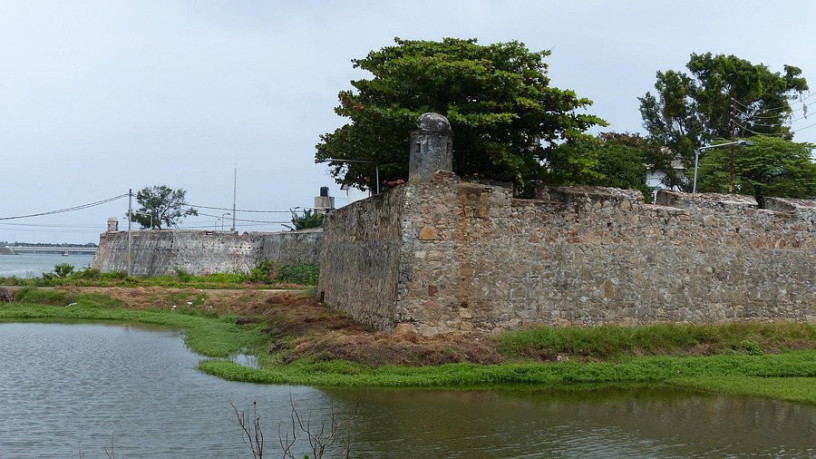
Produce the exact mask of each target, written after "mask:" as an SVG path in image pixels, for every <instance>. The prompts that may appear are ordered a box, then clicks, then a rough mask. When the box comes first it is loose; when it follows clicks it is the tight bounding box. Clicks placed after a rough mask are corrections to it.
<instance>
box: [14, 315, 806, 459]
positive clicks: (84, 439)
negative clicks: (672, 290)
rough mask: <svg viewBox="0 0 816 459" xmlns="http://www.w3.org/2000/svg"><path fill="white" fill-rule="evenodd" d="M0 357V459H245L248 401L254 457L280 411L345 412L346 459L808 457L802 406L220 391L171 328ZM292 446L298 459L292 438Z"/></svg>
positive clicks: (301, 441) (72, 334)
mask: <svg viewBox="0 0 816 459" xmlns="http://www.w3.org/2000/svg"><path fill="white" fill-rule="evenodd" d="M0 349H2V350H3V352H1V353H0V457H12V458H16V457H86V458H89V459H91V458H97V457H103V458H104V457H109V456H108V454H111V455H112V456H111V457H114V456H115V457H120V458H127V457H151V458H176V457H185V458H186V457H197V458H240V457H248V458H251V457H252V455H251V453H250V452H249V450H248V449H247V447H246V446H245V445H244V443H243V442H242V438H241V431H240V428H239V426H238V424H237V422H236V418H235V414H234V412H233V409H232V406H231V404H234V405H235V406H236V407H238V408H239V409H241V410H247V411H251V407H252V403H253V402H257V406H258V414H259V415H260V417H261V423H262V428H263V431H264V434H265V438H266V450H265V457H280V456H281V448H280V446H279V441H278V440H279V438H280V437H281V436H285V435H288V434H285V433H286V432H290V431H291V430H290V429H291V417H290V416H291V412H292V404H293V403H294V405H295V407H296V410H297V411H298V413H299V414H300V415H301V416H302V418H303V419H304V421H305V422H308V423H309V425H310V426H311V430H313V431H315V430H316V429H317V428H318V427H319V426H320V425H321V424H322V423H324V422H326V423H328V422H329V420H330V419H331V416H332V414H334V415H335V416H336V417H338V418H341V419H351V421H350V422H351V429H350V430H351V432H352V436H351V453H352V454H351V456H352V457H378V458H379V457H416V458H420V457H421V458H427V457H462V458H465V457H468V458H470V457H575V458H578V457H581V458H583V457H629V458H631V457H814V456H816V406H810V405H800V404H793V403H785V402H777V401H771V400H763V399H754V398H744V397H730V396H720V395H706V394H699V393H689V392H684V391H677V390H667V389H660V388H655V389H639V390H620V389H619V390H604V391H597V392H588V393H579V394H575V393H571V394H563V393H562V394H553V393H549V392H546V391H535V390H523V391H521V390H475V391H449V390H369V389H365V390H321V389H316V388H311V387H303V386H269V385H256V384H246V383H235V382H228V381H223V380H220V379H218V378H215V377H212V376H208V375H205V374H202V373H200V372H198V371H197V370H196V365H197V362H198V361H199V360H200V359H201V357H200V356H197V355H196V354H194V353H192V352H190V351H189V350H188V349H186V348H185V346H184V344H183V337H182V335H181V334H179V333H177V332H173V331H167V330H155V329H147V328H143V327H133V326H113V325H82V324H76V325H73V324H72V325H66V324H31V323H25V324H19V323H17V324H0ZM352 415H353V417H352ZM279 432H281V433H279ZM338 448H339V449H338ZM106 449H107V451H108V452H106ZM292 452H293V453H294V456H295V457H303V455H304V454H309V455H310V456H312V453H311V449H310V448H309V446H308V442H307V441H306V439H305V436H304V434H302V433H299V434H298V438H297V441H296V442H295V445H294V446H293V448H292ZM341 452H342V448H341V447H340V446H335V447H334V448H333V449H330V450H329V452H328V453H327V455H326V457H337V456H338V455H339V454H340V453H341Z"/></svg>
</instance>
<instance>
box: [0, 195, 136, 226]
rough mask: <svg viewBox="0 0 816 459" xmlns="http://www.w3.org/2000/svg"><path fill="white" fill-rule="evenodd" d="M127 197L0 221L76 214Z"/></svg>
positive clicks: (2, 218) (117, 197)
mask: <svg viewBox="0 0 816 459" xmlns="http://www.w3.org/2000/svg"><path fill="white" fill-rule="evenodd" d="M127 196H128V194H127V193H125V194H121V195H119V196H114V197H112V198H108V199H103V200H101V201H96V202H90V203H88V204H82V205H79V206H74V207H67V208H65V209H57V210H50V211H48V212H40V213H37V214H29V215H18V216H16V217H0V220H19V219H21V218H31V217H42V216H44V215H54V214H63V213H67V212H76V211H78V210H84V209H89V208H91V207H96V206H101V205H102V204H107V203H109V202H111V201H115V200H117V199H122V198H125V197H127Z"/></svg>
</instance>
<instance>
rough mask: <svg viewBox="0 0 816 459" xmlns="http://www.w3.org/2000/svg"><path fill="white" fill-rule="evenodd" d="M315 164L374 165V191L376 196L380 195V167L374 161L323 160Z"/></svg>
mask: <svg viewBox="0 0 816 459" xmlns="http://www.w3.org/2000/svg"><path fill="white" fill-rule="evenodd" d="M315 162H316V163H328V162H336V163H360V164H373V165H374V173H375V174H376V180H377V183H376V186H375V189H376V190H377V194H380V165H379V164H378V163H376V162H374V161H366V160H364V159H335V158H325V159H319V160H315Z"/></svg>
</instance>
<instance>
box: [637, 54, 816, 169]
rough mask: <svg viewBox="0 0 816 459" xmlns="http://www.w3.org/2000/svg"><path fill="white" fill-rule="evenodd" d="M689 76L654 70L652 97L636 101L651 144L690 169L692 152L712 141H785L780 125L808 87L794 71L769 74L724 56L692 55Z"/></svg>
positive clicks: (787, 133) (765, 69) (788, 134)
mask: <svg viewBox="0 0 816 459" xmlns="http://www.w3.org/2000/svg"><path fill="white" fill-rule="evenodd" d="M686 68H687V69H688V73H686V72H682V71H680V72H678V71H674V70H668V71H665V72H657V82H656V83H655V93H654V94H653V93H651V92H647V93H646V95H644V96H643V97H641V98H640V99H639V100H640V112H641V115H642V116H643V121H644V126H645V128H646V130H647V131H648V134H649V136H650V138H651V139H652V140H654V141H655V142H658V143H660V144H662V145H664V146H666V147H668V148H669V150H670V151H671V152H672V154H674V155H677V156H679V157H680V158H682V159H683V160H684V161H685V163H686V165H687V166H689V165H691V164H692V163H693V161H694V151H695V149H696V148H699V147H701V146H704V145H708V144H710V143H711V142H713V141H714V140H715V139H733V138H735V137H738V138H745V137H752V136H754V135H769V136H778V137H782V138H787V139H790V138H791V137H792V132H791V130H790V127H789V126H787V125H786V124H785V123H786V121H787V120H788V119H789V117H790V115H791V113H792V112H793V107H792V105H791V104H792V102H793V101H795V100H797V99H800V98H801V96H802V93H803V92H804V91H806V90H807V89H808V85H807V81H806V80H805V78H803V77H801V74H802V71H801V70H800V69H799V68H797V67H792V66H787V65H786V66H784V72H783V73H779V72H771V71H770V70H769V69H768V67H766V66H765V65H762V64H759V65H755V64H752V63H751V62H749V61H747V60H744V59H740V58H737V57H736V56H732V55H729V56H726V55H723V54H718V55H712V54H711V53H706V54H692V55H691V59H690V60H689V62H688V64H687V65H686Z"/></svg>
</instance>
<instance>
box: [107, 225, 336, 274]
mask: <svg viewBox="0 0 816 459" xmlns="http://www.w3.org/2000/svg"><path fill="white" fill-rule="evenodd" d="M127 237H128V236H127V232H125V231H116V232H108V233H103V234H102V235H101V236H100V239H99V248H98V249H97V251H96V255H95V256H94V259H93V262H92V263H91V266H93V267H94V268H97V269H99V270H101V271H102V272H114V271H121V272H126V271H127V259H128V257H127V255H128V242H127ZM321 239H322V232H320V231H294V232H281V233H244V234H242V235H238V234H232V233H223V232H222V233H218V232H210V231H179V230H150V231H133V232H132V233H131V248H130V251H131V259H132V261H133V263H132V271H131V272H132V274H134V275H138V276H145V275H147V276H157V275H165V274H173V273H174V272H175V270H176V269H182V270H184V271H186V272H189V273H191V274H196V275H201V274H208V273H219V272H220V273H224V272H226V273H229V272H249V271H250V270H251V269H252V268H253V267H255V266H256V265H257V264H258V263H259V262H260V261H262V260H271V261H274V262H277V263H281V264H300V263H319V262H320V260H319V254H320V240H321Z"/></svg>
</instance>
